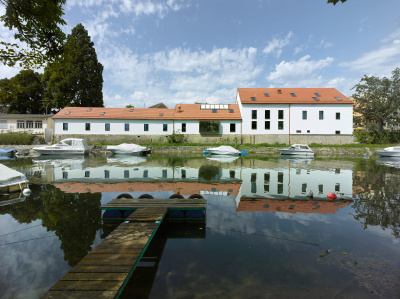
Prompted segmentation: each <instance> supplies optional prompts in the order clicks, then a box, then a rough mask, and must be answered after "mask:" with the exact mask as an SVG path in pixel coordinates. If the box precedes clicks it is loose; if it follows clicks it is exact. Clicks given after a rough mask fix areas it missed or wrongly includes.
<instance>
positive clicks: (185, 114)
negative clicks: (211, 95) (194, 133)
mask: <svg viewBox="0 0 400 299" xmlns="http://www.w3.org/2000/svg"><path fill="white" fill-rule="evenodd" d="M218 106H224V108H226V107H228V109H218ZM212 107H217V109H216V110H215V111H216V112H213V109H212ZM202 108H203V109H202ZM204 108H207V109H204ZM174 119H185V120H190V119H237V120H241V119H242V116H241V114H240V110H239V105H237V104H179V105H176V106H175V114H174Z"/></svg>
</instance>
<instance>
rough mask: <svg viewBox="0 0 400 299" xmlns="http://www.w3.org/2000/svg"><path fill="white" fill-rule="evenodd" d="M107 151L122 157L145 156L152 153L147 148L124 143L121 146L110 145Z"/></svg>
mask: <svg viewBox="0 0 400 299" xmlns="http://www.w3.org/2000/svg"><path fill="white" fill-rule="evenodd" d="M107 150H109V151H111V152H112V153H113V154H120V155H135V156H145V155H147V154H149V153H150V152H151V149H149V148H148V147H145V146H141V145H138V144H134V143H122V144H119V145H108V146H107Z"/></svg>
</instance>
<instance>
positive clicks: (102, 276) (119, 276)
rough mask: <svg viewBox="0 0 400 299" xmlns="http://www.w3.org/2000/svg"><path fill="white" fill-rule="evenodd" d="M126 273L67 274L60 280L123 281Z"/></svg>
mask: <svg viewBox="0 0 400 299" xmlns="http://www.w3.org/2000/svg"><path fill="white" fill-rule="evenodd" d="M127 276H128V273H67V274H66V275H65V276H64V277H63V278H61V280H65V281H69V280H102V281H103V280H124V279H125V278H126V277H127Z"/></svg>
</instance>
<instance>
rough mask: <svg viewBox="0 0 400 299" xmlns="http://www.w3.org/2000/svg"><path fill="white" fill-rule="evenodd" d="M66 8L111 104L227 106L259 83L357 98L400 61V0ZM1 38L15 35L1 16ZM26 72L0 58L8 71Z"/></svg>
mask: <svg viewBox="0 0 400 299" xmlns="http://www.w3.org/2000/svg"><path fill="white" fill-rule="evenodd" d="M64 12H65V16H64V19H65V21H66V22H67V25H66V26H65V27H63V30H64V32H65V33H66V34H69V33H70V32H71V31H72V29H73V28H74V27H75V26H76V25H77V24H78V23H82V24H83V25H84V27H85V28H86V29H87V30H88V34H89V36H90V37H91V39H92V41H93V42H94V47H95V50H96V53H97V57H98V60H99V62H100V63H102V64H103V66H104V70H103V79H104V83H103V100H104V105H105V106H106V107H110V108H112V107H125V106H126V105H133V106H134V107H136V108H142V107H150V106H152V105H155V104H157V103H164V104H165V105H166V106H167V107H168V108H173V107H174V106H175V105H176V104H179V103H185V104H192V103H196V102H197V103H209V104H219V103H224V104H229V103H235V100H236V92H237V88H251V87H258V88H270V87H281V88H283V87H296V88H298V87H334V88H336V89H337V90H339V91H340V92H342V93H343V94H344V95H345V96H347V97H349V96H351V95H352V94H353V93H354V89H352V88H353V87H354V85H356V84H357V83H359V82H360V80H361V78H362V77H363V76H364V75H367V76H377V77H380V78H382V77H391V73H392V71H393V70H394V69H395V68H397V67H400V13H399V12H400V1H399V0H347V2H345V3H338V4H336V5H335V6H334V5H332V4H327V0H131V1H130V0H67V1H66V5H65V6H64ZM3 13H4V7H3V6H0V14H3ZM0 39H4V40H6V41H12V32H11V31H9V30H8V29H6V28H4V26H3V24H0ZM19 71H20V69H18V68H9V67H6V66H3V65H0V79H1V78H11V77H13V76H15V75H16V74H17V73H18V72H19ZM38 71H39V72H41V73H43V69H41V70H38Z"/></svg>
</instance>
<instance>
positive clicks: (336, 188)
mask: <svg viewBox="0 0 400 299" xmlns="http://www.w3.org/2000/svg"><path fill="white" fill-rule="evenodd" d="M335 192H340V184H339V183H337V184H335Z"/></svg>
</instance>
